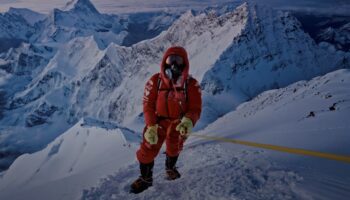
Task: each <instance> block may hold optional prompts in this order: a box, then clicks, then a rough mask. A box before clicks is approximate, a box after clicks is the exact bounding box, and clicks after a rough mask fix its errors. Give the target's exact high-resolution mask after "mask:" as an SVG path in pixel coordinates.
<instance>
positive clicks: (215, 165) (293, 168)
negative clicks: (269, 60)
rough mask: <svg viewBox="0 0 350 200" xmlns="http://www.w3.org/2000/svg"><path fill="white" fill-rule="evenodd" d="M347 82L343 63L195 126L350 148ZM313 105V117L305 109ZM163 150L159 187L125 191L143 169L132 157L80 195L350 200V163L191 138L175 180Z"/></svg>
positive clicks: (335, 149)
mask: <svg viewBox="0 0 350 200" xmlns="http://www.w3.org/2000/svg"><path fill="white" fill-rule="evenodd" d="M349 85H350V70H338V71H335V72H332V73H329V74H327V75H325V76H321V77H316V78H314V79H312V80H311V81H301V82H297V83H295V84H292V85H290V86H288V87H286V88H281V89H278V90H270V91H267V92H264V93H263V94H261V95H259V96H257V97H256V98H254V99H253V100H252V101H249V102H247V103H244V104H242V105H241V106H239V107H238V108H237V110H236V111H233V112H230V113H228V114H227V115H225V116H223V117H222V118H219V119H218V120H217V121H215V122H214V123H212V124H211V125H210V126H208V127H207V128H206V129H204V130H202V131H199V132H197V133H196V134H205V135H210V136H220V137H226V138H235V139H241V140H248V141H252V142H260V143H267V144H275V145H282V146H288V147H294V148H304V149H309V150H314V151H320V152H329V153H336V154H340V155H349V154H350V151H349V148H348V147H349V145H350V135H349V130H350V126H349V122H350V121H349V120H348V119H349V114H350V89H349ZM332 107H333V108H334V110H333V108H332ZM310 111H313V112H314V113H315V117H307V116H308V115H309V113H310ZM159 157H160V159H158V160H157V161H156V167H155V173H156V175H155V184H154V187H152V188H151V189H149V190H147V191H146V192H144V193H142V194H140V195H130V194H128V192H127V188H128V186H129V184H130V182H132V180H133V179H134V178H135V177H136V175H137V173H138V169H137V165H135V164H133V165H131V166H130V167H128V168H122V169H121V170H119V171H117V172H115V173H114V174H113V175H111V176H109V177H108V178H105V179H102V180H101V182H100V183H99V184H98V185H97V186H94V187H92V188H91V189H89V190H86V191H84V193H83V196H82V198H83V199H120V198H127V199H149V198H152V199H153V198H154V199H178V198H181V199H214V198H219V199H344V200H345V199H347V197H348V196H349V195H350V184H349V183H350V171H349V166H348V164H347V163H341V162H337V161H331V160H325V159H321V158H312V157H305V156H300V155H291V154H286V153H280V152H272V151H268V150H257V149H255V148H248V147H244V146H239V145H232V144H228V143H226V144H225V143H218V142H216V141H206V140H202V139H197V138H191V139H190V140H189V141H188V142H187V145H186V146H185V150H184V151H183V152H182V154H181V157H180V164H179V170H180V171H181V172H182V173H183V177H182V178H181V179H179V180H177V181H174V182H171V183H170V182H167V181H165V180H164V169H163V163H164V156H163V155H160V156H159ZM130 168H131V170H130ZM116 188H117V189H116Z"/></svg>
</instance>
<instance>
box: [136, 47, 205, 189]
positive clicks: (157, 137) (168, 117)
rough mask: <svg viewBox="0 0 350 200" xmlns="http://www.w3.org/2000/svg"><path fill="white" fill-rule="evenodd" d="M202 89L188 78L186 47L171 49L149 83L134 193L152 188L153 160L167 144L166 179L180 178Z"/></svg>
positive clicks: (145, 95) (200, 100) (145, 91)
mask: <svg viewBox="0 0 350 200" xmlns="http://www.w3.org/2000/svg"><path fill="white" fill-rule="evenodd" d="M201 107H202V99H201V89H200V86H199V84H198V82H197V81H196V80H195V79H194V78H193V77H191V76H190V75H189V60H188V55H187V52H186V50H185V49H184V48H183V47H179V46H174V47H171V48H169V49H168V50H167V51H166V52H165V54H164V56H163V59H162V62H161V66H160V73H156V74H154V75H153V76H152V77H151V78H150V79H149V80H148V82H147V83H146V86H145V90H144V96H143V113H144V118H145V123H146V125H145V128H144V131H143V140H142V143H141V145H140V148H139V149H138V151H137V152H136V157H137V159H138V161H139V163H140V172H141V176H140V177H139V178H138V179H137V180H135V181H134V182H133V183H132V184H131V189H130V192H131V193H140V192H142V191H144V190H146V189H147V188H148V187H150V186H152V183H153V177H152V175H153V166H154V159H155V157H156V156H157V155H158V153H159V150H160V149H161V147H162V144H163V143H164V141H165V143H166V161H165V172H166V179H167V180H175V179H177V178H180V176H181V175H180V173H179V171H178V170H177V167H176V166H175V165H176V162H177V160H178V157H179V154H180V151H181V150H182V147H183V144H184V141H185V140H186V139H187V137H188V136H189V134H190V133H191V131H192V128H193V126H194V125H195V123H196V122H197V120H198V119H199V117H200V113H201Z"/></svg>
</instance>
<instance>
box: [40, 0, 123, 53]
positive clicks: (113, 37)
mask: <svg viewBox="0 0 350 200" xmlns="http://www.w3.org/2000/svg"><path fill="white" fill-rule="evenodd" d="M37 27H38V29H40V31H39V34H38V35H36V36H34V37H33V40H34V41H37V42H38V41H39V42H59V43H65V42H68V41H70V40H71V39H73V38H76V37H82V36H94V38H95V40H96V42H97V43H98V44H99V45H100V48H105V47H106V46H107V45H108V44H110V43H112V42H114V43H116V44H121V43H122V41H123V38H124V37H125V35H126V34H127V32H126V24H125V23H124V22H123V19H120V18H119V17H117V16H116V15H106V14H101V13H99V12H98V10H97V9H96V8H95V7H94V5H93V4H92V3H91V2H90V1H89V0H77V1H72V2H69V3H68V4H67V6H66V7H65V9H63V10H59V9H54V10H53V11H52V12H51V13H50V14H49V16H48V17H47V18H46V19H45V20H44V21H43V22H41V23H39V24H38V25H37Z"/></svg>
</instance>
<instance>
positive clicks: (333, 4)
mask: <svg viewBox="0 0 350 200" xmlns="http://www.w3.org/2000/svg"><path fill="white" fill-rule="evenodd" d="M68 1H69V0H0V12H4V11H7V10H8V8H9V7H21V8H29V9H31V10H35V11H37V12H42V13H49V12H50V11H51V10H52V9H54V8H62V7H63V6H64V5H65V4H66V3H67V2H68ZM91 1H92V2H93V3H94V4H95V6H96V8H97V9H98V10H99V11H101V12H104V13H105V12H106V13H115V14H118V13H125V12H140V11H157V10H164V9H166V8H168V9H169V8H170V9H177V10H187V9H189V8H201V7H205V6H208V5H215V4H219V3H224V2H243V0H173V1H164V0H91ZM253 1H256V2H258V3H263V4H264V5H270V6H271V7H274V8H278V9H285V10H297V11H308V12H318V13H327V14H343V15H350V12H349V10H350V1H349V0H293V1H290V0H253Z"/></svg>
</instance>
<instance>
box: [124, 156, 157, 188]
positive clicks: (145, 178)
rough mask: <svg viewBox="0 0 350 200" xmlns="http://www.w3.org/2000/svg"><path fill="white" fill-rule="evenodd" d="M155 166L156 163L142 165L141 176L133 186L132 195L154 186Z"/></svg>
mask: <svg viewBox="0 0 350 200" xmlns="http://www.w3.org/2000/svg"><path fill="white" fill-rule="evenodd" d="M153 166H154V162H151V163H149V164H143V163H140V172H141V176H140V177H139V178H138V179H136V180H135V181H134V182H133V183H132V184H131V187H130V193H134V194H138V193H140V192H143V191H144V190H146V189H147V188H148V187H151V186H152V183H153V177H152V176H153Z"/></svg>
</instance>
